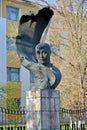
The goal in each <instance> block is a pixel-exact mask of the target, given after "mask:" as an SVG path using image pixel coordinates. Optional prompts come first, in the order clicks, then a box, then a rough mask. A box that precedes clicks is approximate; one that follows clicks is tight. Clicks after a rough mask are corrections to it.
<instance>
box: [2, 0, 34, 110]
mask: <svg viewBox="0 0 87 130" xmlns="http://www.w3.org/2000/svg"><path fill="white" fill-rule="evenodd" d="M31 9H33V10H35V9H36V7H35V6H34V5H33V4H32V2H28V4H27V3H26V2H20V1H16V0H0V87H1V88H2V87H5V86H6V102H8V101H10V100H11V99H14V103H15V102H16V103H17V104H18V107H19V106H25V95H26V90H29V87H30V72H29V71H28V70H27V69H25V68H24V67H23V66H21V65H20V61H19V57H18V54H17V51H16V45H15V42H16V39H15V38H16V36H17V33H18V24H19V19H20V17H21V15H22V14H25V13H27V12H29V10H31ZM1 93H2V90H1ZM4 104H5V103H4V101H2V105H1V106H5V107H6V106H7V107H8V108H9V107H11V104H12V103H11V101H10V103H6V104H5V105H4Z"/></svg>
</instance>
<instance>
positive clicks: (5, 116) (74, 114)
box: [0, 107, 87, 130]
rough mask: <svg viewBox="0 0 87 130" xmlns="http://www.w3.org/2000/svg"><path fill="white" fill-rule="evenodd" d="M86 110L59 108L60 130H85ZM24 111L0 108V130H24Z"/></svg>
mask: <svg viewBox="0 0 87 130" xmlns="http://www.w3.org/2000/svg"><path fill="white" fill-rule="evenodd" d="M86 114H87V110H86V109H80V110H69V109H64V108H60V128H61V129H60V130H87V123H86V121H87V119H86ZM25 116H26V110H25V109H24V108H20V109H19V110H18V111H15V110H9V109H6V108H2V107H1V108H0V130H25V129H26V127H25V124H26V117H25Z"/></svg>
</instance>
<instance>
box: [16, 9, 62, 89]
mask: <svg viewBox="0 0 87 130" xmlns="http://www.w3.org/2000/svg"><path fill="white" fill-rule="evenodd" d="M52 15H53V11H52V10H51V9H50V8H49V7H45V8H43V9H41V10H39V12H38V13H37V14H35V15H34V13H32V14H28V15H23V16H22V17H21V19H20V24H19V34H18V36H17V37H16V45H17V51H18V54H19V57H20V62H21V64H22V65H23V66H24V67H25V68H27V69H28V70H30V71H31V72H32V73H33V74H34V83H33V86H32V88H31V89H33V90H36V89H55V88H56V87H57V85H58V84H59V83H60V80H61V73H60V70H59V69H58V68H56V67H55V66H53V64H51V63H50V55H51V48H50V45H49V44H48V43H40V38H41V35H42V33H43V31H44V29H45V28H46V26H47V25H48V23H49V20H50V18H51V17H52ZM26 30H27V31H26Z"/></svg>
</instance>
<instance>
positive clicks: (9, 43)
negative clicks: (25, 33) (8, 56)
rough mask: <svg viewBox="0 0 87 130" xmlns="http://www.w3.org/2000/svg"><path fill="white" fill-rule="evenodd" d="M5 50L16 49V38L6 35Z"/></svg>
mask: <svg viewBox="0 0 87 130" xmlns="http://www.w3.org/2000/svg"><path fill="white" fill-rule="evenodd" d="M6 43H7V50H16V44H15V43H16V39H15V38H11V37H6Z"/></svg>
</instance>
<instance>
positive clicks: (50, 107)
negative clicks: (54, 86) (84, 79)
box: [26, 89, 60, 130]
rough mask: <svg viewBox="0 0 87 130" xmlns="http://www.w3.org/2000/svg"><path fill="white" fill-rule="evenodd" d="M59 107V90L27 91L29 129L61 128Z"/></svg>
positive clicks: (50, 129) (49, 129)
mask: <svg viewBox="0 0 87 130" xmlns="http://www.w3.org/2000/svg"><path fill="white" fill-rule="evenodd" d="M59 107H60V104H59V91H57V90H50V89H44V90H37V91H33V90H32V91H27V92H26V110H27V113H26V128H27V130H60V119H59V111H60V109H59Z"/></svg>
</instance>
